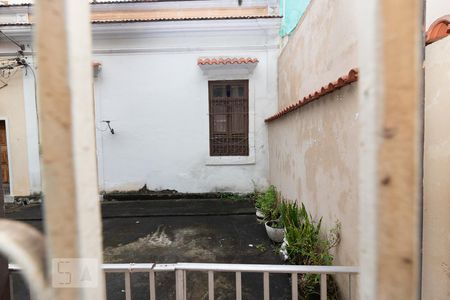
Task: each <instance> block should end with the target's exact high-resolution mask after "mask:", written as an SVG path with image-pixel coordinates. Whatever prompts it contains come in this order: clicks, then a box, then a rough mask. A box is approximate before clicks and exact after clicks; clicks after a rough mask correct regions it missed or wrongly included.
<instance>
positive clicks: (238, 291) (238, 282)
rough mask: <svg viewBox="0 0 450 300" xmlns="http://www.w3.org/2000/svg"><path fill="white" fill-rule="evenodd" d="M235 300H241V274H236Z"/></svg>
mask: <svg viewBox="0 0 450 300" xmlns="http://www.w3.org/2000/svg"><path fill="white" fill-rule="evenodd" d="M236 300H242V278H241V272H236Z"/></svg>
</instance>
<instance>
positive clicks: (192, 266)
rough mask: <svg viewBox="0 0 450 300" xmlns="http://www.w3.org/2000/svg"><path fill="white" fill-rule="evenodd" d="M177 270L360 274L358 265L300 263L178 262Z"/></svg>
mask: <svg viewBox="0 0 450 300" xmlns="http://www.w3.org/2000/svg"><path fill="white" fill-rule="evenodd" d="M175 269H177V270H186V271H210V270H214V271H215V272H251V273H263V272H268V273H300V274H340V273H344V274H358V273H359V268H358V267H348V266H303V265H302V266H299V265H257V264H207V263H178V264H176V265H175Z"/></svg>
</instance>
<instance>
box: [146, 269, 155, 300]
mask: <svg viewBox="0 0 450 300" xmlns="http://www.w3.org/2000/svg"><path fill="white" fill-rule="evenodd" d="M148 277H149V285H150V300H156V284H155V271H150V273H148Z"/></svg>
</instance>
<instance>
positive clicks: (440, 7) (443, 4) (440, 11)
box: [426, 0, 450, 30]
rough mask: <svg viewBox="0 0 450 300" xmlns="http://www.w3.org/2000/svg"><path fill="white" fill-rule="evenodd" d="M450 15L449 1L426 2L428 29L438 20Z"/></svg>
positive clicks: (430, 0) (432, 0) (434, 0)
mask: <svg viewBox="0 0 450 300" xmlns="http://www.w3.org/2000/svg"><path fill="white" fill-rule="evenodd" d="M449 14H450V1H448V0H426V29H427V30H428V28H429V27H430V25H431V24H432V23H433V22H434V21H436V19H438V18H440V17H442V16H445V15H449Z"/></svg>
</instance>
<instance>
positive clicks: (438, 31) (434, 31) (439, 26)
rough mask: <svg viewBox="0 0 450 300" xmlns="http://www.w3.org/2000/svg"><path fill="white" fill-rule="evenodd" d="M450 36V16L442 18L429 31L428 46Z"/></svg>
mask: <svg viewBox="0 0 450 300" xmlns="http://www.w3.org/2000/svg"><path fill="white" fill-rule="evenodd" d="M449 34H450V15H446V16H443V17H440V18H439V19H437V20H436V21H434V22H433V24H431V25H430V28H429V29H428V31H427V37H426V44H427V45H429V44H431V43H434V42H436V41H438V40H440V39H443V38H445V37H446V36H448V35H449Z"/></svg>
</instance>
